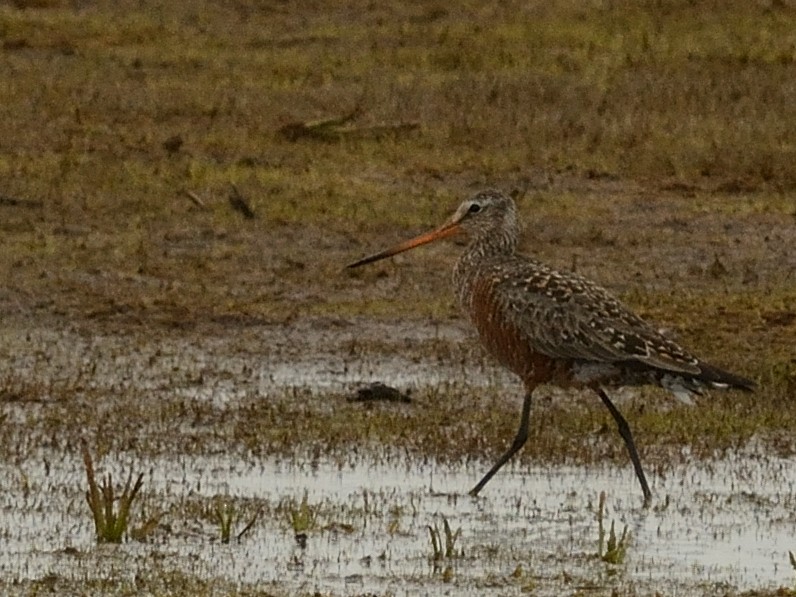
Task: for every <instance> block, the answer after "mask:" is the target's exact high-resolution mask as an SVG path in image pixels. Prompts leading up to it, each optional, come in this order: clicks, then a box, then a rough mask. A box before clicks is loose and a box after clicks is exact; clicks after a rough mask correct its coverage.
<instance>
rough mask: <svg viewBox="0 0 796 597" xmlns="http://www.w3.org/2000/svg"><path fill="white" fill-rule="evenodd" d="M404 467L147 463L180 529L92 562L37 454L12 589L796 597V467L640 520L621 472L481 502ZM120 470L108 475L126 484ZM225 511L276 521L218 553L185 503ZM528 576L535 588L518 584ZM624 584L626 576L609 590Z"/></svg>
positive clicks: (6, 571)
mask: <svg viewBox="0 0 796 597" xmlns="http://www.w3.org/2000/svg"><path fill="white" fill-rule="evenodd" d="M392 460H393V462H392V463H390V464H378V465H374V464H369V463H367V462H366V461H362V462H360V463H358V464H356V465H354V466H351V465H345V466H343V467H341V466H340V465H339V464H337V463H331V462H323V461H320V462H315V463H314V464H313V465H312V466H310V465H305V466H302V465H300V464H297V463H288V462H284V461H283V462H277V461H267V462H257V463H255V462H251V463H242V462H234V461H230V460H228V459H226V458H224V457H177V458H174V459H165V458H161V459H156V460H150V461H142V460H141V459H138V460H137V468H138V470H145V471H149V473H148V474H147V475H146V477H145V495H144V499H143V503H144V506H145V507H147V506H148V507H149V509H150V511H152V510H153V509H161V510H163V511H166V512H172V513H174V514H172V515H168V514H167V515H164V517H163V519H162V520H161V529H160V530H159V531H157V532H156V533H155V534H154V535H153V536H152V538H151V543H136V542H129V543H127V544H125V545H122V546H119V547H111V546H104V547H100V548H96V547H95V544H94V538H93V528H92V525H91V522H90V519H89V517H88V516H87V514H88V512H87V509H86V506H85V502H84V499H83V496H82V494H81V492H80V490H79V488H80V487H81V486H82V484H83V482H84V481H83V478H82V476H83V472H82V469H81V463H80V462H78V461H69V460H59V459H58V458H57V457H56V455H55V454H51V453H48V452H46V451H42V452H41V454H40V459H37V460H35V461H34V460H31V461H28V462H26V463H23V464H22V465H20V466H17V467H14V466H8V465H4V466H3V467H2V468H0V484H2V486H3V487H4V488H6V489H5V491H4V492H3V493H2V494H0V528H2V529H3V534H4V547H5V548H4V549H3V550H2V552H0V572H1V573H2V575H3V576H4V577H5V578H6V579H8V580H12V579H13V580H18V579H30V578H42V577H44V576H46V575H48V574H58V575H59V576H63V577H66V578H76V579H84V578H92V577H96V576H97V575H99V576H100V577H102V575H106V574H108V575H118V574H122V577H123V578H124V577H128V578H132V577H133V576H134V575H135V574H146V573H147V571H148V570H150V568H151V565H152V562H151V559H152V554H153V553H157V554H159V558H158V559H159V563H158V566H162V567H166V568H172V567H176V568H180V569H183V570H185V571H188V572H190V573H192V574H197V575H199V576H201V577H207V578H217V577H225V578H228V579H230V580H232V581H235V582H242V583H256V584H258V585H262V584H266V585H268V584H275V585H276V586H278V587H279V588H281V589H285V590H287V591H288V592H291V591H294V590H308V591H315V590H319V591H332V592H334V593H335V594H349V593H362V592H368V591H378V592H381V591H386V590H391V591H393V592H396V591H397V594H411V592H412V591H413V590H416V589H418V588H419V587H424V588H429V587H430V586H431V587H433V586H435V585H438V584H439V585H443V584H446V583H445V581H444V579H443V575H442V574H441V572H440V571H441V570H442V569H444V568H445V567H448V566H450V567H451V576H450V577H449V578H448V581H449V582H448V583H447V584H452V585H453V586H457V587H459V588H460V589H462V590H465V589H466V590H468V591H472V594H484V593H485V592H486V593H488V592H489V591H490V589H494V591H495V592H496V593H499V594H507V592H509V593H511V592H515V591H516V592H519V591H520V590H521V589H522V587H523V586H524V585H525V584H527V583H529V582H532V583H533V584H534V586H535V587H536V591H537V592H541V593H548V594H556V590H557V589H556V587H559V589H560V586H561V579H562V577H563V575H565V574H566V575H568V577H570V579H571V580H570V582H571V583H573V586H575V585H578V584H582V585H584V586H591V585H595V586H609V587H610V586H623V585H628V586H633V587H635V588H637V589H641V588H645V587H646V588H648V589H650V590H651V589H652V588H654V587H656V586H659V585H661V584H662V585H663V586H665V587H668V588H669V589H670V590H672V591H673V593H671V594H676V593H677V591H678V590H682V591H686V590H687V589H688V588H689V587H691V588H693V587H694V586H696V585H700V586H701V585H703V584H704V583H708V584H709V585H716V586H724V587H735V588H738V589H747V588H753V587H756V588H760V587H775V586H781V585H789V584H791V583H792V582H793V577H794V573H793V571H792V570H791V569H790V566H789V564H788V560H787V551H788V550H789V549H793V548H794V545H793V537H795V536H796V499H794V487H793V481H792V479H794V478H796V465H794V463H793V462H789V461H782V460H776V459H758V458H752V457H749V456H740V455H736V456H734V457H731V458H729V459H726V460H723V461H720V462H712V463H708V464H698V465H689V466H683V467H679V468H675V470H674V473H673V474H671V475H669V476H668V478H667V479H666V480H665V481H662V482H661V481H660V479H659V480H658V484H657V486H656V487H655V488H654V491H655V496H656V497H655V500H654V504H653V507H652V508H650V509H647V510H645V509H643V508H641V507H640V504H641V499H640V492H639V491H638V487H637V481H636V479H635V477H634V476H633V475H632V472H630V473H628V472H626V471H620V470H618V469H616V468H612V467H605V468H601V467H593V466H590V467H539V468H536V467H532V468H530V469H527V470H518V469H517V468H515V469H512V470H509V471H507V472H506V473H505V474H500V475H499V476H497V477H496V478H495V479H494V480H493V481H492V482H491V484H490V485H489V486H488V487H487V488H486V489H485V490H484V493H483V495H482V497H480V498H478V499H473V498H470V497H469V496H467V495H466V490H467V489H468V488H469V487H470V486H471V485H473V484H474V483H475V482H476V481H477V480H478V478H479V474H480V473H481V472H482V469H481V467H475V466H470V467H466V468H464V469H463V470H453V469H451V468H449V467H445V466H440V465H437V464H435V463H426V464H420V463H418V462H412V461H403V460H402V459H401V458H400V457H399V456H397V455H396V456H395V457H394V458H393V459H392ZM45 462H47V463H48V464H44V463H45ZM124 464H125V463H124V462H123V461H122V462H117V463H116V465H115V466H114V465H112V464H111V465H109V467H108V468H110V469H113V470H115V471H117V476H120V473H118V471H120V470H121V469H122V468H124V466H123V465H124ZM600 491H605V492H606V494H607V509H606V514H605V524H606V525H610V523H611V521H615V523H616V525H617V528H619V529H621V528H622V526H623V525H625V524H626V525H628V527H629V530H630V533H631V536H632V543H631V545H630V547H629V549H628V552H627V559H626V562H625V564H624V565H622V566H618V567H614V566H611V565H608V564H605V563H603V562H601V561H600V560H598V559H597V558H595V557H594V554H595V553H596V551H597V533H598V530H597V529H598V527H597V521H596V510H597V501H598V493H599V492H600ZM305 495H306V497H307V502H308V504H309V505H310V507H311V509H312V510H313V511H314V512H316V514H315V520H314V524H313V526H312V528H311V529H310V530H309V532H308V541H307V547H306V549H302V548H301V547H299V546H298V544H297V542H296V540H295V538H294V537H293V533H292V530H291V527H290V524H289V523H288V520H287V515H286V514H285V512H282V510H285V509H289V508H290V507H298V506H297V504H298V503H299V502H300V501H301V499H302V497H303V496H305ZM216 496H228V499H231V500H233V502H234V503H238V504H247V503H248V504H258V505H260V506H262V507H263V508H264V514H263V515H262V516H261V518H260V520H259V522H258V523H257V524H256V525H255V527H254V529H253V531H252V532H251V533H250V534H248V535H246V536H245V537H244V538H243V540H242V542H241V543H240V544H237V543H235V542H234V541H233V543H232V544H230V545H221V544H220V543H219V542H218V541H217V533H218V531H217V529H216V528H215V526H214V525H213V523H212V521H210V520H208V519H207V518H206V517H205V518H202V517H197V516H184V515H183V516H181V515H178V514H176V513H177V512H179V511H180V505H181V504H182V505H184V504H185V500H189V501H197V500H198V501H200V502H203V503H206V504H212V503H213V502H212V498H214V497H216ZM239 507H242V506H239ZM442 517H445V518H446V519H447V520H448V521H449V523H450V525H451V527H452V529H453V530H456V529H458V528H460V529H461V536H460V538H459V539H458V541H457V543H456V551H457V553H458V557H456V558H454V559H451V560H443V561H441V562H439V563H437V565H436V566H435V563H434V562H432V560H431V558H430V555H431V543H430V539H429V531H428V526H429V525H431V526H433V525H435V524H436V525H437V526H438V527H439V528H442ZM242 526H243V523H240V524H239V527H238V528H241V527H242ZM166 528H168V530H163V529H166ZM66 548H73V549H69V550H67V551H64V550H65V549H66ZM518 566H521V567H522V570H523V574H522V575H517V576H516V577H515V576H513V575H512V572H514V571H515V570H516V569H517V567H518ZM614 568H616V569H617V570H620V571H621V572H620V573H619V574H618V575H615V574H613V573H612V572H611V571H612V569H614ZM406 583H408V584H406ZM399 587H401V588H400V589H399ZM412 587H414V589H413V588H412Z"/></svg>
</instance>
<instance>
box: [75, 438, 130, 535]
mask: <svg viewBox="0 0 796 597" xmlns="http://www.w3.org/2000/svg"><path fill="white" fill-rule="evenodd" d="M81 448H82V451H83V463H84V465H85V467H86V477H87V479H88V491H86V501H87V502H88V506H89V508H90V509H91V514H92V516H93V518H94V530H95V532H96V535H97V541H98V542H105V543H121V542H122V538H123V537H124V534H125V533H126V532H127V525H128V523H129V519H130V507H131V506H132V504H133V500H134V499H135V497H136V495H138V492H139V490H140V489H141V486H142V485H143V478H144V474H143V473H139V474H138V478H137V479H136V481H135V484H133V485H132V486H131V485H130V484H131V482H132V479H133V473H132V472H131V473H130V474H129V475H128V476H127V482H126V483H125V484H124V489H123V490H122V494H121V495H120V496H118V497H116V496H114V490H113V479H112V477H111V474H110V473H108V475H107V477H105V478H104V479H103V480H102V482H101V484H100V485H97V481H96V479H95V477H94V462H93V461H92V459H91V453H90V452H89V451H88V445H87V444H86V441H85V440H82V441H81ZM116 501H118V510H117V509H116V506H114V502H116Z"/></svg>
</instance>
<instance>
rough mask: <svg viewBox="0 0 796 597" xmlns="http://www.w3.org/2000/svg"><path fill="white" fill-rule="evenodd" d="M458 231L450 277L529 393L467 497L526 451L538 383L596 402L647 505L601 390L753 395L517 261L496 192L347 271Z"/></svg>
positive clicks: (590, 297)
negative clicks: (460, 250) (506, 441)
mask: <svg viewBox="0 0 796 597" xmlns="http://www.w3.org/2000/svg"><path fill="white" fill-rule="evenodd" d="M457 232H464V233H465V234H467V236H468V237H469V244H468V245H467V248H466V249H465V251H464V254H463V255H462V256H461V257H460V258H459V261H458V262H457V263H456V267H455V269H454V271H453V283H454V286H455V287H456V294H457V297H458V299H459V304H460V305H461V307H462V309H463V310H464V312H465V313H466V314H467V316H468V317H469V318H470V320H471V321H472V323H473V324H474V325H475V327H476V329H477V330H478V335H479V337H480V339H481V342H482V343H483V344H484V346H485V347H486V349H487V351H488V352H489V353H491V354H492V355H493V356H494V357H496V358H497V360H498V361H499V362H500V363H501V364H502V365H504V366H505V367H507V368H508V369H509V370H510V371H512V372H513V373H515V374H516V375H518V376H519V377H520V379H521V380H522V381H523V383H524V386H525V399H524V402H523V405H522V414H521V417H520V426H519V429H518V431H517V435H516V436H515V438H514V441H513V442H512V444H511V446H510V447H509V449H508V450H507V451H506V453H505V454H503V455H502V456H501V457H500V458H499V459H498V461H497V462H496V463H495V465H494V466H493V467H492V468H491V469H490V470H489V472H487V473H486V475H484V478H483V479H481V481H479V483H478V484H477V485H476V486H475V487H474V488H473V489H472V490H471V491H470V494H471V495H478V493H479V492H480V491H481V489H483V487H484V485H486V484H487V483H488V482H489V480H490V479H491V478H492V476H493V475H494V474H495V473H496V472H497V471H498V470H499V469H500V467H502V466H503V465H504V464H505V463H506V462H507V461H508V460H509V459H510V458H511V457H512V456H514V454H515V453H516V452H517V451H518V450H519V449H520V448H521V447H522V446H523V445H524V444H525V442H526V440H527V439H528V420H529V418H530V413H531V401H532V395H533V392H534V390H535V389H536V387H537V386H539V385H540V384H546V383H550V384H554V385H557V386H560V387H563V388H590V389H591V390H593V391H594V392H595V393H596V394H597V395H598V396H599V397H600V399H601V400H602V401H603V404H605V406H606V407H607V408H608V411H609V412H610V413H611V416H613V418H614V420H615V421H616V424H617V427H618V428H619V434H620V435H621V436H622V439H623V440H624V442H625V446H626V447H627V451H628V452H629V453H630V459H631V460H632V461H633V467H634V468H635V471H636V476H637V477H638V480H639V483H641V490H642V491H643V492H644V504H645V505H648V504H649V502H650V499H651V497H652V493H651V491H650V488H649V485H648V484H647V479H646V477H645V476H644V470H643V469H642V467H641V461H640V460H639V457H638V452H637V451H636V446H635V443H634V441H633V434H632V433H631V431H630V427H629V426H628V424H627V421H626V420H625V418H624V417H623V416H622V413H620V412H619V410H618V409H617V408H616V406H614V404H613V402H611V400H610V398H609V397H608V394H606V392H605V389H604V388H606V387H608V388H610V387H617V386H637V385H644V384H653V385H658V386H661V387H663V388H665V389H667V390H670V391H671V392H673V393H674V394H675V396H677V397H678V398H679V399H681V400H683V401H685V402H690V399H691V396H692V395H693V394H699V393H700V392H701V390H702V389H705V388H737V389H741V390H746V391H751V390H752V389H753V388H754V382H752V381H751V380H748V379H745V378H743V377H740V376H737V375H734V374H732V373H728V372H726V371H722V370H721V369H719V368H717V367H714V366H712V365H709V364H708V363H705V362H704V361H701V360H700V359H698V358H696V357H694V356H692V355H691V354H689V353H688V352H686V351H685V350H684V349H683V348H682V347H680V346H679V345H678V344H677V343H675V342H674V341H672V340H670V339H669V338H667V337H665V336H663V335H662V334H661V333H660V332H659V331H657V330H656V329H655V328H654V327H652V326H651V325H650V324H648V323H647V322H646V321H644V320H643V319H641V318H640V317H638V316H637V315H635V314H634V313H633V312H632V311H630V310H629V309H628V308H627V307H625V306H624V305H623V304H622V303H620V302H619V301H618V300H617V299H616V298H614V297H613V296H611V294H609V293H608V291H606V290H605V289H604V288H601V287H600V286H598V285H597V284H595V283H593V282H591V281H589V280H587V279H586V278H583V277H582V276H579V275H577V274H575V273H571V272H564V271H558V270H555V269H553V268H551V267H550V266H547V265H545V264H543V263H540V262H539V261H536V260H535V259H531V258H529V257H525V256H523V255H520V254H518V253H517V238H518V232H519V227H518V224H517V210H516V207H515V205H514V201H513V200H512V199H511V198H510V197H508V196H507V195H505V194H503V193H501V192H499V191H494V190H487V191H482V192H480V193H478V194H476V195H475V196H474V197H472V198H471V199H467V200H466V201H464V202H463V203H462V204H461V205H460V206H459V208H458V209H457V210H456V212H455V213H454V214H453V215H452V216H451V217H450V218H449V219H448V220H447V221H446V222H445V223H444V224H442V226H440V227H439V228H437V229H435V230H432V231H431V232H428V233H426V234H422V235H420V236H418V237H415V238H413V239H410V240H407V241H405V242H403V243H400V244H398V245H396V246H394V247H392V248H389V249H386V250H384V251H381V252H380V253H376V254H374V255H371V256H369V257H365V258H364V259H360V260H359V261H356V262H355V263H352V264H350V265H348V266H347V267H359V266H361V265H365V264H366V263H372V262H374V261H378V260H380V259H384V258H385V257H390V256H392V255H395V254H397V253H401V252H403V251H408V250H409V249H413V248H415V247H419V246H420V245H424V244H426V243H430V242H432V241H435V240H438V239H441V238H446V237H449V236H451V235H453V234H455V233H457Z"/></svg>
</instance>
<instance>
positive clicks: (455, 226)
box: [346, 190, 517, 268]
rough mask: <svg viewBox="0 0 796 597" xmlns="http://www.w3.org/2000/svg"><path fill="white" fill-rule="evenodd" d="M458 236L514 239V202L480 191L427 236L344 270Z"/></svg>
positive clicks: (506, 196)
mask: <svg viewBox="0 0 796 597" xmlns="http://www.w3.org/2000/svg"><path fill="white" fill-rule="evenodd" d="M459 232H463V233H465V234H466V235H468V236H469V237H470V238H471V239H481V238H485V239H488V238H489V237H492V236H495V237H496V236H503V235H509V236H510V237H512V238H514V237H515V236H516V232H517V209H516V207H515V206H514V200H513V199H512V198H511V197H509V196H508V195H506V194H504V193H502V192H500V191H496V190H486V191H481V192H479V193H477V194H475V195H474V196H473V197H471V198H469V199H466V200H464V201H462V203H461V204H460V205H459V207H458V208H457V209H456V211H455V212H454V213H453V215H452V216H451V217H450V218H448V219H447V220H446V221H445V222H444V223H443V224H442V225H441V226H439V227H438V228H435V229H434V230H432V231H431V232H426V233H425V234H421V235H420V236H416V237H415V238H412V239H409V240H407V241H404V242H402V243H399V244H397V245H395V246H394V247H391V248H389V249H385V250H384V251H380V252H379V253H376V254H374V255H370V256H368V257H365V258H363V259H360V260H359V261H355V262H354V263H351V264H349V265H348V266H346V267H350V268H351V267H359V266H360V265H365V264H367V263H373V262H374V261H379V260H381V259H385V258H386V257H391V256H393V255H397V254H398V253H403V252H404V251H408V250H410V249H414V248H415V247H419V246H421V245H425V244H428V243H431V242H434V241H435V240H439V239H441V238H447V237H449V236H452V235H454V234H456V233H459Z"/></svg>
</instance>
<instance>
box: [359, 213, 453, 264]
mask: <svg viewBox="0 0 796 597" xmlns="http://www.w3.org/2000/svg"><path fill="white" fill-rule="evenodd" d="M458 231H459V225H458V224H444V225H442V226H440V227H439V228H437V229H436V230H432V231H431V232H426V233H425V234H421V235H420V236H416V237H414V238H411V239H409V240H405V241H404V242H402V243H400V244H397V245H395V246H394V247H391V248H389V249H384V250H383V251H380V252H379V253H375V254H373V255H369V256H368V257H364V258H362V259H360V260H359V261H355V262H354V263H349V264H348V265H347V266H346V267H349V268H350V267H359V266H360V265H365V264H368V263H373V262H374V261H379V260H380V259H386V258H387V257H392V256H393V255H397V254H398V253H403V252H404V251H408V250H409V249H414V248H415V247H419V246H420V245H425V244H428V243H431V242H434V241H435V240H439V239H441V238H447V237H449V236H451V235H453V234H456V232H458Z"/></svg>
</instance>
